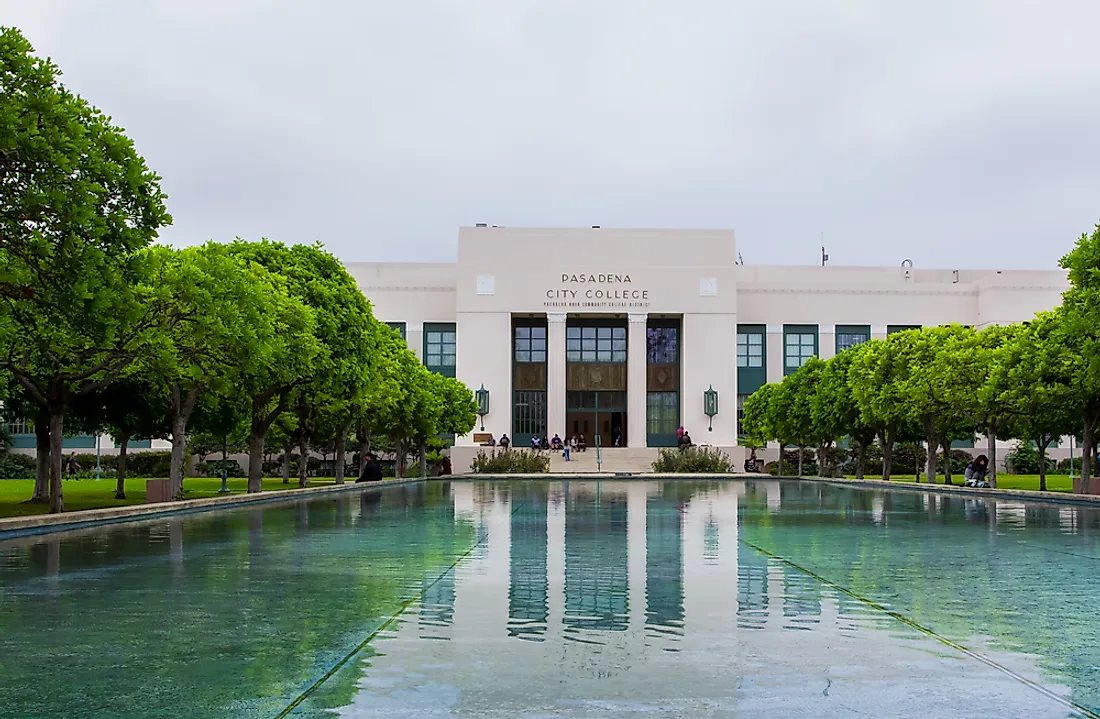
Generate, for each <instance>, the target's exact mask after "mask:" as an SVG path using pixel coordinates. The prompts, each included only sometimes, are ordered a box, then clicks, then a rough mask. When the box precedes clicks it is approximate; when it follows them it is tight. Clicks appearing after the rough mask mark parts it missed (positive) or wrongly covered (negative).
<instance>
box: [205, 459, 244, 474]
mask: <svg viewBox="0 0 1100 719" xmlns="http://www.w3.org/2000/svg"><path fill="white" fill-rule="evenodd" d="M195 469H196V470H197V471H198V473H199V474H201V475H203V476H206V477H221V476H222V461H221V460H220V459H210V460H207V461H205V462H199V464H198V466H196V467H195ZM225 476H226V477H243V476H245V475H244V470H243V469H241V463H240V462H238V461H237V460H235V459H227V460H225Z"/></svg>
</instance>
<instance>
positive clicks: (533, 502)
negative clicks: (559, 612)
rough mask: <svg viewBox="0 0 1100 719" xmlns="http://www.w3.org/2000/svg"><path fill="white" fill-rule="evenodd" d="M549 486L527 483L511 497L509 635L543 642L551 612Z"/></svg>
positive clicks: (540, 483)
mask: <svg viewBox="0 0 1100 719" xmlns="http://www.w3.org/2000/svg"><path fill="white" fill-rule="evenodd" d="M547 489H548V485H546V484H544V483H542V482H539V483H525V484H523V485H520V486H519V487H517V488H516V489H515V491H514V492H513V494H512V506H513V507H516V509H515V511H513V512H512V545H511V579H510V581H509V584H508V633H509V635H511V636H514V637H518V638H520V639H534V640H539V641H541V639H542V636H543V635H544V634H545V633H546V618H547V611H548V604H547V597H546V594H547V591H548V589H549V586H548V582H547V577H546V549H547V537H546V512H547Z"/></svg>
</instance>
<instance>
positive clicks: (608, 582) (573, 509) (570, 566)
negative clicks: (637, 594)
mask: <svg viewBox="0 0 1100 719" xmlns="http://www.w3.org/2000/svg"><path fill="white" fill-rule="evenodd" d="M626 521H627V504H626V498H625V497H623V496H621V495H619V496H613V497H606V496H605V497H601V496H600V495H599V494H597V495H596V497H595V499H594V500H593V499H590V498H584V499H582V500H580V501H575V502H574V503H573V504H572V505H571V506H569V508H568V510H567V512H566V515H565V619H564V621H565V625H566V627H568V628H573V629H598V630H605V631H625V630H626V628H627V618H628V617H627V614H628V609H629V608H628V601H627V590H628V584H629V583H628V569H627V556H628V552H627V526H626Z"/></svg>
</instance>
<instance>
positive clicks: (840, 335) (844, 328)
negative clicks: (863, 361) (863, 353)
mask: <svg viewBox="0 0 1100 719" xmlns="http://www.w3.org/2000/svg"><path fill="white" fill-rule="evenodd" d="M869 339H871V328H870V326H868V325H837V326H836V353H837V354H840V353H841V352H843V351H844V350H846V349H851V348H852V347H855V346H856V345H858V344H862V343H864V342H866V341H868V340H869Z"/></svg>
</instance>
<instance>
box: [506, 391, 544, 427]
mask: <svg viewBox="0 0 1100 719" xmlns="http://www.w3.org/2000/svg"><path fill="white" fill-rule="evenodd" d="M514 394H515V406H514V408H513V410H512V434H513V436H518V435H538V436H540V437H541V436H542V435H544V434H546V392H539V391H532V390H517V391H516V392H515V393H514Z"/></svg>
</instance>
